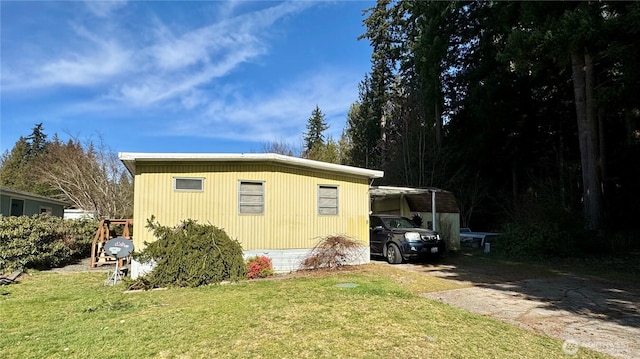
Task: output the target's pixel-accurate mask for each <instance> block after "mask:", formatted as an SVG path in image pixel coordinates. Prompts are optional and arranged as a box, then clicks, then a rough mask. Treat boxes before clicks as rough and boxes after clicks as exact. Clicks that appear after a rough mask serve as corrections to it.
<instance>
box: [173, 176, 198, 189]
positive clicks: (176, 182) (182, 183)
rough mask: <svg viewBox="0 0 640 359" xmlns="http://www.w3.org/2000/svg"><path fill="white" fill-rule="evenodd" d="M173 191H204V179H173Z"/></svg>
mask: <svg viewBox="0 0 640 359" xmlns="http://www.w3.org/2000/svg"><path fill="white" fill-rule="evenodd" d="M173 189H174V190H176V191H203V190H204V178H178V177H174V178H173Z"/></svg>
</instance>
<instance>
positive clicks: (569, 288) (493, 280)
mask: <svg viewBox="0 0 640 359" xmlns="http://www.w3.org/2000/svg"><path fill="white" fill-rule="evenodd" d="M375 260H382V259H375ZM639 265H640V253H636V254H627V255H625V256H622V257H607V258H604V257H602V258H594V257H591V258H586V259H585V258H583V259H574V260H569V261H562V262H560V261H558V262H547V263H524V262H514V261H509V260H506V259H504V258H499V257H496V256H494V255H486V254H484V253H482V252H481V251H464V252H459V253H453V254H450V255H448V256H446V257H445V258H442V259H438V260H427V261H424V262H412V263H405V264H401V265H400V266H403V267H406V268H407V269H410V270H413V271H417V272H422V273H425V274H428V275H433V276H437V277H441V278H445V279H449V280H454V281H462V282H466V283H471V284H472V285H474V286H476V287H481V288H490V289H494V290H498V291H504V292H505V293H507V292H508V293H509V294H511V295H513V294H515V295H516V296H517V297H520V298H523V299H527V300H533V301H537V302H540V303H542V305H541V306H539V308H543V309H547V310H554V311H567V312H571V313H575V314H577V315H579V316H581V317H586V318H589V319H598V320H606V321H610V322H613V323H617V324H619V325H623V326H627V327H633V328H640V288H638V287H637V286H636V285H635V281H637V279H635V278H637V277H636V274H637V273H635V272H634V271H638V269H640V267H639ZM625 272H626V273H625ZM478 300H479V301H481V300H482V298H478Z"/></svg>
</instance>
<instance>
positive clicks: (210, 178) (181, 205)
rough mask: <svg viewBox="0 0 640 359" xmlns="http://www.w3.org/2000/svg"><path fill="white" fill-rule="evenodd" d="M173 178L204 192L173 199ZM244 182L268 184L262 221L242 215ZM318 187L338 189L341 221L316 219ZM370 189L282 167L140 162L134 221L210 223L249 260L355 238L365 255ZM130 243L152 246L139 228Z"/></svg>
mask: <svg viewBox="0 0 640 359" xmlns="http://www.w3.org/2000/svg"><path fill="white" fill-rule="evenodd" d="M174 177H198V178H203V179H204V188H203V190H202V191H200V192H189V191H174V189H173V178H174ZM240 181H259V182H263V183H264V213H262V214H239V212H238V185H239V182H240ZM318 185H335V186H338V188H339V202H338V205H339V208H338V215H319V214H318V203H317V201H318V196H317V195H318ZM368 188H369V186H368V178H364V177H355V176H353V177H352V176H346V175H341V174H334V173H323V172H321V171H313V170H308V169H302V168H296V167H294V166H285V165H280V164H271V163H253V162H242V163H230V162H224V163H202V162H194V163H188V162H187V163H185V162H181V163H179V164H177V163H162V162H153V163H145V162H138V163H137V165H136V173H135V191H134V218H135V220H136V222H137V223H139V224H142V223H145V222H146V220H147V219H149V218H150V217H151V216H155V218H156V220H157V221H158V222H159V223H160V224H162V225H167V226H173V225H176V224H178V223H179V222H180V221H182V220H184V219H194V220H197V221H198V222H200V223H211V224H213V225H215V226H217V227H220V228H223V229H224V230H225V231H226V232H227V234H228V235H229V236H230V237H231V238H235V239H237V240H238V241H240V243H241V244H242V247H243V249H244V250H245V251H247V252H249V251H269V250H271V251H273V250H294V249H308V248H312V247H313V246H314V245H315V244H316V243H317V242H318V240H319V239H320V238H321V237H323V236H326V235H330V234H344V235H347V236H350V237H353V238H356V239H358V240H360V241H361V243H362V245H363V246H364V247H368V245H369V229H368V223H369V220H368V213H369V193H368ZM133 238H134V245H135V246H136V248H137V249H141V248H143V243H144V242H152V241H154V240H155V238H154V237H153V236H152V234H151V233H150V232H149V231H148V230H147V228H145V226H144V225H137V226H134V235H133ZM256 253H257V252H256ZM291 253H294V254H295V255H298V254H297V253H298V251H293V252H291Z"/></svg>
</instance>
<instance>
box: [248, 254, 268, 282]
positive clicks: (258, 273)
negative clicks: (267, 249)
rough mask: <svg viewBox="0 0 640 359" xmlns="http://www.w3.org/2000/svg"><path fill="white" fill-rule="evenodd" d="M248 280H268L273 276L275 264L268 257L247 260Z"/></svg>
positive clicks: (255, 257)
mask: <svg viewBox="0 0 640 359" xmlns="http://www.w3.org/2000/svg"><path fill="white" fill-rule="evenodd" d="M246 262H247V278H249V279H255V278H266V277H269V276H271V275H273V273H274V271H273V264H272V263H271V258H269V257H267V256H254V257H249V258H247V261H246Z"/></svg>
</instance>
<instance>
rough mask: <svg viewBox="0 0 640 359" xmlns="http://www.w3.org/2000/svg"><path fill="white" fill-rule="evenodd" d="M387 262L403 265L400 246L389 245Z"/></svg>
mask: <svg viewBox="0 0 640 359" xmlns="http://www.w3.org/2000/svg"><path fill="white" fill-rule="evenodd" d="M387 262H389V263H390V264H398V263H402V256H401V255H400V249H398V246H396V245H395V244H393V243H391V244H389V247H387Z"/></svg>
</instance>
